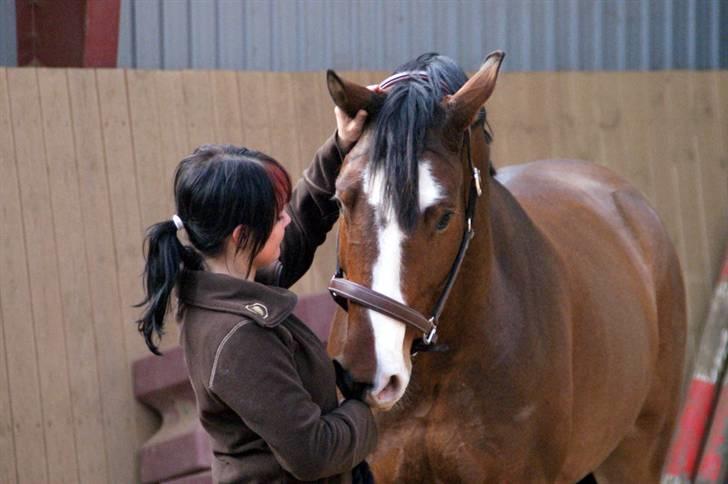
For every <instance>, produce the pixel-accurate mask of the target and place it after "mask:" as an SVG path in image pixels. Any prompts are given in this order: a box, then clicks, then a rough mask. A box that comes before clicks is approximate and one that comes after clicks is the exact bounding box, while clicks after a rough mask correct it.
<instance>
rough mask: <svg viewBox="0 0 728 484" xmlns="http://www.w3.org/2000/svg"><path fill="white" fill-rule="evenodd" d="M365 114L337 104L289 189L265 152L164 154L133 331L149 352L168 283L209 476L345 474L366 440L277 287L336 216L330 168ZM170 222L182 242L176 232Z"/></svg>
mask: <svg viewBox="0 0 728 484" xmlns="http://www.w3.org/2000/svg"><path fill="white" fill-rule="evenodd" d="M365 117H366V113H364V112H363V111H361V112H360V113H359V114H358V115H357V117H356V118H355V119H350V118H348V117H347V116H346V115H345V114H344V113H343V112H341V111H339V110H338V109H337V111H336V119H337V132H336V133H335V134H334V135H333V136H332V137H331V138H330V139H329V140H328V141H327V142H326V143H325V144H324V145H323V146H322V147H321V148H320V149H319V151H318V152H317V153H316V156H315V157H314V160H313V162H312V163H311V165H310V166H309V167H308V169H307V170H306V171H305V173H304V175H303V178H302V180H301V181H300V182H299V183H298V184H297V185H296V188H295V189H294V190H293V191H292V192H291V182H290V178H289V176H288V174H287V173H286V171H285V169H284V168H283V167H282V166H281V165H280V164H279V163H278V162H276V161H275V160H274V159H272V158H270V157H269V156H267V155H264V154H262V153H259V152H257V151H253V150H248V149H246V148H238V147H234V146H230V145H204V146H200V147H199V148H197V149H196V150H195V151H194V153H193V154H192V155H190V156H188V157H187V158H185V159H183V160H182V161H181V162H180V164H179V166H178V167H177V172H176V175H175V181H174V190H175V204H176V208H177V214H176V215H174V216H173V217H172V219H171V220H167V221H164V222H160V223H158V224H156V225H153V226H152V227H150V228H149V231H148V235H147V244H148V246H147V262H146V267H145V282H146V284H145V288H146V298H145V300H144V302H143V303H141V305H144V306H145V311H144V314H143V315H142V317H141V319H140V320H139V321H138V325H139V331H140V332H141V333H142V334H143V336H144V339H145V341H146V343H147V345H148V346H149V349H150V350H151V351H152V352H154V353H157V354H158V349H157V346H156V344H155V342H154V335H155V334H156V335H157V336H159V337H161V334H162V329H163V320H164V315H165V312H166V310H167V308H168V303H169V298H170V295H171V292H172V289H173V288H176V289H177V296H178V298H179V303H180V310H179V312H178V319H179V320H180V321H181V333H180V341H181V344H182V347H183V348H184V351H185V361H186V363H187V370H188V372H189V375H190V380H191V382H192V387H193V389H194V391H195V396H196V399H197V406H198V412H199V416H200V420H201V421H202V424H203V426H204V428H205V429H206V430H207V432H208V433H209V435H210V438H211V442H212V449H213V453H214V460H213V465H212V471H213V479H214V480H215V481H216V482H295V481H297V480H300V481H314V480H318V481H319V482H350V481H351V479H352V468H354V467H355V466H357V464H359V463H362V461H363V460H364V458H365V457H366V455H367V454H368V453H369V452H370V451H372V450H373V448H374V445H375V443H376V427H375V425H374V420H373V417H372V414H371V411H370V410H369V407H368V406H367V405H366V404H365V403H363V402H362V401H361V400H360V399H358V398H357V395H349V397H353V398H347V399H345V400H344V401H343V402H342V403H341V405H339V403H338V401H337V395H336V387H335V370H334V367H333V365H332V363H331V360H330V359H329V357H328V355H327V354H326V351H325V349H324V347H323V345H322V344H321V342H320V341H319V340H318V338H317V337H316V336H315V335H314V333H313V332H312V331H310V330H309V329H308V328H307V327H306V326H305V325H304V324H303V323H302V322H301V321H300V320H298V319H297V318H296V317H295V316H293V314H292V311H293V308H294V306H295V305H296V296H295V295H294V294H293V293H292V292H290V291H288V290H286V289H284V288H287V287H290V286H291V285H292V284H293V283H294V282H295V281H296V280H298V278H299V277H301V275H303V273H304V272H305V271H306V270H307V269H308V268H309V266H310V265H311V262H312V260H313V254H314V251H315V249H316V247H318V246H319V245H320V244H321V243H323V241H324V240H325V237H326V233H327V232H328V231H329V230H330V228H331V226H332V225H333V224H334V223H335V222H336V219H337V218H338V207H337V205H336V203H335V202H334V201H333V200H332V196H333V194H334V181H335V179H336V176H337V174H338V171H339V168H340V166H341V162H342V159H343V156H344V154H345V153H346V152H347V150H349V149H350V148H351V147H352V146H353V144H354V143H355V142H356V140H357V139H358V138H359V136H360V134H361V131H362V127H363V124H364V120H365ZM286 206H287V207H286ZM181 228H184V229H185V231H186V233H187V236H188V239H189V241H190V242H191V246H183V245H182V244H181V243H180V241H179V239H178V237H177V231H178V230H179V229H181ZM364 469H366V464H365V463H363V464H362V465H360V466H359V467H358V468H357V472H356V473H355V474H356V475H360V474H361V471H362V470H364ZM365 474H366V473H365Z"/></svg>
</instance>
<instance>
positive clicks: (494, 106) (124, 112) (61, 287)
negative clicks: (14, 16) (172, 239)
mask: <svg viewBox="0 0 728 484" xmlns="http://www.w3.org/2000/svg"><path fill="white" fill-rule="evenodd" d="M384 75H385V74H384V73H375V72H368V73H367V72H354V73H348V74H345V76H347V77H348V78H350V79H352V80H356V81H358V82H361V83H371V82H375V81H376V80H378V79H381V78H382V77H384ZM489 112H490V114H489V116H490V121H491V125H492V126H493V128H494V130H495V145H494V153H493V157H494V159H495V161H496V164H497V165H498V166H504V165H507V164H512V163H520V162H524V161H527V160H531V159H537V158H555V157H566V158H582V159H588V160H594V161H597V162H600V163H603V164H605V165H608V166H610V167H612V168H613V169H615V170H616V171H618V172H619V173H621V174H623V175H624V176H626V177H627V178H628V179H630V180H631V181H632V182H634V183H635V184H636V185H637V186H638V187H639V188H640V189H641V190H642V191H644V192H645V193H646V194H647V196H648V197H649V198H650V199H651V200H652V201H653V203H654V204H655V206H656V208H657V210H658V212H659V213H660V214H661V215H662V217H663V219H664V220H665V223H666V225H667V227H668V230H669V232H670V234H671V236H672V238H673V240H674V241H675V244H676V246H677V248H678V251H679V254H680V258H681V260H682V263H683V268H684V272H685V277H686V281H687V287H688V295H689V305H690V324H691V338H692V341H693V342H694V341H695V338H696V337H697V336H698V335H699V330H700V328H701V325H702V322H703V318H704V316H705V314H706V309H707V304H708V301H709V298H710V294H711V290H712V289H711V288H712V284H713V281H714V280H715V278H716V276H717V271H718V268H719V264H720V259H721V256H722V251H723V248H724V245H725V243H726V241H727V240H728V223H727V222H728V146H727V145H728V72H725V71H723V72H721V71H713V72H653V73H527V74H517V73H513V74H511V73H506V74H503V75H502V78H501V80H500V81H499V86H498V88H497V90H496V93H495V95H494V97H493V99H492V101H491V102H490V104H489ZM333 127H334V122H333V113H332V105H331V102H330V101H329V99H328V95H327V94H326V91H325V84H324V77H323V75H322V74H321V73H295V74H292V73H276V74H272V73H260V72H239V73H236V72H224V71H181V72H180V71H124V70H74V69H70V70H51V69H0V329H1V331H0V352H1V355H0V482H16V481H17V482H33V483H36V482H46V481H52V482H94V483H96V482H121V483H127V482H133V481H135V480H136V478H137V469H136V460H135V452H136V450H137V449H138V448H139V446H140V445H141V443H142V442H144V441H145V440H146V439H147V438H149V436H150V434H151V433H153V431H154V429H155V427H156V425H157V421H156V417H155V416H154V415H152V414H151V412H149V411H148V410H147V409H145V408H143V407H141V406H140V405H138V404H136V403H135V402H134V399H133V396H132V382H131V371H130V365H131V362H132V361H134V360H135V359H136V358H139V357H141V356H144V355H146V354H147V352H146V349H145V346H144V344H143V343H142V339H141V338H140V337H139V335H138V334H137V332H136V328H135V326H134V325H133V323H132V321H133V320H134V318H135V317H136V316H137V315H138V311H137V310H136V309H134V308H132V304H134V303H136V302H138V301H139V300H140V299H141V296H142V293H141V281H140V278H139V275H140V272H141V269H142V252H141V241H142V234H143V230H144V228H145V227H146V226H148V225H150V224H152V223H154V222H157V221H160V220H163V219H166V218H168V217H169V216H170V215H171V214H172V213H173V206H172V200H171V175H172V172H173V169H174V167H175V165H176V163H177V162H178V160H179V159H181V158H182V157H183V156H184V155H186V154H187V153H189V152H190V151H191V150H192V149H193V148H194V147H195V146H197V145H199V144H202V143H211V142H212V143H216V142H229V143H234V144H241V145H247V146H251V147H255V148H257V149H260V150H262V151H264V152H267V153H269V154H271V155H273V156H274V157H276V158H277V159H279V160H281V161H282V162H283V163H284V164H285V165H286V166H287V167H288V168H289V169H290V171H291V173H292V175H293V176H294V177H295V178H297V177H298V176H299V175H300V173H301V172H302V170H303V168H304V167H305V166H306V164H307V163H308V161H309V159H310V158H311V155H312V154H313V153H314V151H315V149H316V148H317V147H318V145H319V144H320V143H321V142H322V141H323V140H324V139H325V138H326V137H327V136H328V135H329V134H330V133H331V132H332V130H333ZM333 264H334V246H333V244H331V242H330V241H329V242H327V244H326V245H325V246H324V247H323V248H322V249H321V251H320V252H319V254H318V258H317V262H316V263H315V265H314V267H313V268H312V270H311V271H310V272H309V274H308V275H306V277H305V278H304V279H303V280H302V281H301V282H299V283H298V284H297V286H296V288H295V289H296V290H297V292H299V293H308V292H314V291H319V290H322V289H323V288H324V287H325V283H326V281H327V280H328V277H329V276H330V273H331V270H332V267H333ZM168 328H169V329H168V334H167V335H166V337H165V340H164V344H163V348H164V347H169V346H170V345H173V344H175V343H176V339H177V331H176V328H175V326H174V324H170V325H169V326H168ZM691 344H694V343H691Z"/></svg>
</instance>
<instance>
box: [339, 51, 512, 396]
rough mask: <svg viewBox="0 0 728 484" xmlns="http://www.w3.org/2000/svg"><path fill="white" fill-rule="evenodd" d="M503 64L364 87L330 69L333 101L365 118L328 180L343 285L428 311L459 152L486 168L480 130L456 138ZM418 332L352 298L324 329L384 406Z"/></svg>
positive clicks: (446, 252) (460, 220)
mask: <svg viewBox="0 0 728 484" xmlns="http://www.w3.org/2000/svg"><path fill="white" fill-rule="evenodd" d="M502 59H503V54H502V53H501V52H495V53H493V54H490V55H489V56H488V57H487V59H486V61H485V63H484V64H483V66H482V67H481V68H480V70H479V71H478V72H477V73H476V74H475V75H474V76H473V77H472V78H471V79H470V80H467V77H465V75H464V74H463V73H462V71H461V70H460V69H459V68H458V67H457V66H454V65H450V64H438V63H431V64H429V65H428V67H427V70H426V71H422V70H416V71H415V70H410V72H407V73H405V74H400V76H399V77H398V78H397V79H396V82H392V83H388V84H387V85H386V87H384V85H385V83H382V85H381V86H383V88H381V89H380V88H377V89H374V90H371V89H368V88H367V87H365V86H360V85H357V84H355V83H352V82H348V81H345V80H342V79H341V78H339V77H338V76H337V75H336V74H335V73H333V72H332V71H329V73H328V78H327V80H328V87H329V92H330V93H331V96H332V98H333V100H334V102H335V103H336V104H337V105H338V106H339V107H340V108H342V109H343V110H345V111H346V112H347V113H349V114H352V115H353V114H354V113H356V112H357V111H358V110H359V109H364V110H367V111H368V112H369V121H368V125H367V127H366V129H365V132H364V134H363V136H362V137H361V139H360V140H359V142H358V143H357V145H356V146H355V147H354V149H353V150H352V151H351V152H350V153H349V154H348V156H347V157H346V160H345V162H344V165H343V167H342V169H341V173H340V175H339V178H338V180H337V183H336V198H337V199H338V200H339V202H340V205H341V212H342V214H343V216H342V217H341V220H340V228H339V253H338V256H339V263H340V266H341V269H342V270H343V272H344V274H345V277H346V278H347V279H348V280H349V281H352V282H355V283H357V284H360V285H362V286H365V287H367V288H371V289H372V290H374V291H376V292H378V293H380V294H383V295H386V296H388V297H389V298H392V299H394V300H395V301H398V302H399V303H401V304H403V305H405V306H408V307H409V308H412V309H414V310H416V311H418V312H420V313H421V314H423V315H425V316H426V317H429V315H430V314H431V313H432V311H433V308H434V306H435V305H436V303H437V299H438V296H439V295H440V294H441V293H442V291H443V287H444V285H445V283H446V280H447V279H448V275H449V273H450V270H451V268H452V266H453V261H454V260H455V258H456V255H457V253H458V249H459V247H460V244H461V241H462V239H463V234H464V232H465V229H466V219H465V216H464V215H465V211H466V204H467V199H468V192H469V187H470V183H471V179H472V168H471V167H470V165H469V163H470V161H469V159H468V150H470V151H471V152H472V160H473V163H474V164H475V165H477V166H478V167H479V168H480V169H481V170H482V171H483V172H484V173H487V170H488V162H489V150H488V146H487V143H486V141H487V140H486V136H485V132H484V131H482V132H479V133H475V131H477V130H473V135H472V136H467V138H466V136H465V133H466V131H468V130H470V127H471V124H473V122H474V121H476V120H477V121H479V122H485V120H484V116H480V117H479V116H478V113H479V112H481V110H482V107H483V104H484V103H485V102H486V101H487V100H488V98H489V97H490V95H491V94H492V93H493V90H494V87H495V83H496V79H497V77H498V71H499V68H500V65H501V62H502ZM452 69H457V71H453V70H452ZM458 73H460V74H459V76H460V77H458V75H457V74H458ZM390 79H391V78H390ZM466 139H468V140H472V141H468V143H467V144H469V146H466V142H465V141H464V140H466ZM339 316H341V314H340V315H339ZM422 336H423V335H422V332H421V331H418V330H417V329H416V328H414V327H412V326H408V325H406V324H405V323H403V322H402V321H400V320H397V319H395V318H393V317H390V316H387V315H385V314H383V313H380V312H378V311H374V310H371V309H367V308H366V307H364V306H362V305H359V304H356V303H351V304H349V310H348V317H337V319H336V321H335V322H334V327H333V329H332V334H331V337H330V347H329V350H330V352H331V353H332V354H333V355H334V357H335V358H336V359H337V360H338V361H339V362H340V363H341V365H342V366H343V367H344V368H345V369H347V370H348V371H349V373H350V374H351V376H352V377H353V379H354V380H355V381H358V382H364V383H367V384H369V385H370V386H371V388H370V391H369V393H368V396H367V400H368V402H369V403H370V404H371V405H372V406H373V407H376V408H380V409H388V408H391V407H392V406H393V405H394V404H395V403H396V402H397V401H398V400H399V399H400V398H401V397H402V395H403V394H404V392H405V389H406V388H407V385H408V383H409V380H410V375H411V369H412V360H411V356H410V354H411V349H412V345H413V342H414V341H415V340H417V339H418V338H421V337H422Z"/></svg>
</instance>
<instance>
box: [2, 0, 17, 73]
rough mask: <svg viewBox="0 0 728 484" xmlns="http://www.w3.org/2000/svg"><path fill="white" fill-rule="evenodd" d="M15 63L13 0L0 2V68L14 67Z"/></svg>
mask: <svg viewBox="0 0 728 484" xmlns="http://www.w3.org/2000/svg"><path fill="white" fill-rule="evenodd" d="M17 63H18V48H17V41H16V40H15V0H0V66H14V65H17Z"/></svg>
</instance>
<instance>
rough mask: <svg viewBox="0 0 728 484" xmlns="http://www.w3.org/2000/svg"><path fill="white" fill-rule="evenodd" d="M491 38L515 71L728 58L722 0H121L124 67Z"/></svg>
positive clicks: (435, 47)
mask: <svg viewBox="0 0 728 484" xmlns="http://www.w3.org/2000/svg"><path fill="white" fill-rule="evenodd" d="M494 49H503V50H505V51H506V52H507V53H508V58H507V60H506V64H505V66H504V69H506V70H512V71H519V70H523V71H532V70H536V71H540V70H547V71H549V70H658V69H717V68H723V69H726V68H728V1H727V0H608V1H607V0H460V1H458V2H455V1H444V0H407V1H386V0H358V1H351V2H350V1H343V0H216V1H214V0H121V25H120V35H119V56H118V61H119V66H120V67H138V68H162V69H182V68H203V69H215V68H221V69H255V70H273V71H301V70H304V71H305V70H321V69H326V68H330V67H333V68H335V69H341V70H345V69H362V70H389V69H392V68H394V67H395V66H396V65H398V64H400V63H401V62H403V61H405V60H407V59H410V58H412V57H414V56H416V55H418V54H421V53H422V52H427V51H438V52H442V53H444V54H447V55H450V56H451V57H453V58H455V59H456V60H457V61H458V62H459V63H460V64H461V65H462V66H463V67H465V68H466V69H467V70H474V69H476V68H477V67H478V65H479V63H480V61H481V60H482V58H483V56H484V54H486V53H487V52H489V51H491V50H494ZM16 63H17V54H16V39H15V2H14V0H0V65H8V66H12V65H15V64H16Z"/></svg>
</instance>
